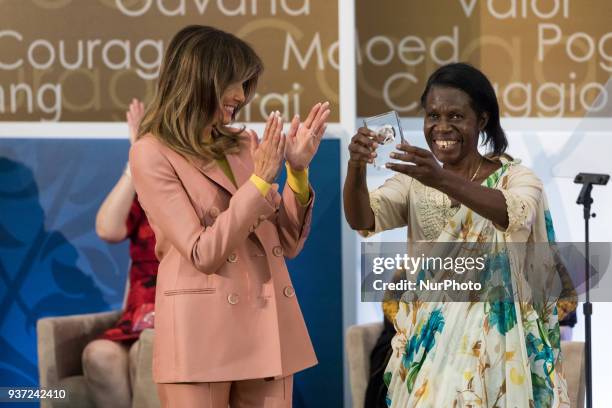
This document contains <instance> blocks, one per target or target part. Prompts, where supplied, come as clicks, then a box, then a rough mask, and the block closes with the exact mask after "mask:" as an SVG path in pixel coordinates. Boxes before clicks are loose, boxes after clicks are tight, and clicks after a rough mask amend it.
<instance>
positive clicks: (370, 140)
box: [348, 127, 378, 165]
mask: <svg viewBox="0 0 612 408" xmlns="http://www.w3.org/2000/svg"><path fill="white" fill-rule="evenodd" d="M375 139H376V133H375V132H373V131H371V130H370V129H368V128H366V127H360V128H359V130H358V131H357V133H356V134H355V136H353V137H352V138H351V143H350V144H349V146H348V149H349V157H350V161H351V162H354V163H359V164H363V165H365V164H366V163H374V158H375V157H376V148H377V147H378V143H376V140H375Z"/></svg>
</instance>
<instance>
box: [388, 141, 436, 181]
mask: <svg viewBox="0 0 612 408" xmlns="http://www.w3.org/2000/svg"><path fill="white" fill-rule="evenodd" d="M396 147H397V150H399V151H398V152H393V153H391V158H393V159H396V160H399V161H401V162H404V163H387V164H386V167H387V168H388V169H391V170H393V171H397V172H399V173H403V174H406V175H408V176H410V177H413V178H415V179H417V180H419V181H420V182H421V183H423V184H425V185H426V186H429V187H434V188H435V187H437V186H438V185H439V184H440V182H441V181H442V180H444V178H445V174H447V173H445V172H446V170H444V169H443V168H442V167H441V166H440V164H438V161H437V160H436V158H435V157H434V155H433V153H431V152H430V151H429V150H425V149H421V148H420V147H416V146H411V145H410V144H408V143H402V144H399V145H397V146H396Z"/></svg>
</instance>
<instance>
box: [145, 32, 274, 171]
mask: <svg viewBox="0 0 612 408" xmlns="http://www.w3.org/2000/svg"><path fill="white" fill-rule="evenodd" d="M262 71H263V64H262V62H261V59H260V58H259V57H258V56H257V54H256V53H255V51H254V50H253V49H252V48H251V47H250V46H249V45H248V44H247V43H245V42H244V41H242V40H241V39H239V38H238V37H236V36H234V35H232V34H229V33H226V32H224V31H221V30H218V29H216V28H213V27H208V26H201V25H191V26H187V27H185V28H183V29H182V30H181V31H179V32H178V33H176V35H175V36H174V38H172V41H171V42H170V44H169V45H168V49H167V50H166V54H165V56H164V61H163V63H162V66H161V70H160V74H159V81H158V85H157V91H156V94H155V97H154V98H153V101H152V102H151V103H150V104H149V107H148V109H147V111H146V113H145V116H144V118H143V120H142V123H141V125H140V130H139V135H143V134H146V133H151V134H153V135H154V136H155V137H157V138H159V139H160V140H161V141H162V142H163V143H165V144H166V145H167V146H168V147H170V148H171V149H172V150H174V151H176V152H177V153H179V154H181V155H183V156H185V157H187V158H189V157H195V158H204V159H209V160H211V159H219V158H221V157H222V156H223V155H224V154H226V153H231V152H236V151H238V150H239V149H240V142H241V139H242V138H241V136H240V135H241V133H242V131H243V130H244V129H238V130H236V129H231V128H229V127H226V126H223V124H215V120H216V119H217V115H219V109H220V107H221V104H222V101H221V98H222V96H223V92H224V91H225V90H226V89H227V88H228V86H229V85H231V84H234V83H237V82H242V83H243V90H244V95H245V102H244V103H243V104H241V105H240V106H237V107H236V109H235V110H234V113H233V115H232V119H234V118H235V116H236V115H237V113H238V112H239V111H240V109H241V108H242V107H243V106H244V105H245V104H246V103H248V102H249V100H250V99H251V98H252V97H253V94H254V93H255V89H256V87H257V80H258V79H259V76H260V75H261V73H262ZM211 125H213V129H212V141H211V142H210V143H203V141H202V135H203V132H204V129H205V128H206V127H207V126H211Z"/></svg>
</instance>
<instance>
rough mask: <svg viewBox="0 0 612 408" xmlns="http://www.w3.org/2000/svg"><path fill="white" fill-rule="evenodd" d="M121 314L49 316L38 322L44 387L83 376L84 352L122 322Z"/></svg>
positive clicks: (39, 367) (41, 373)
mask: <svg viewBox="0 0 612 408" xmlns="http://www.w3.org/2000/svg"><path fill="white" fill-rule="evenodd" d="M120 315H121V311H119V310H117V311H111V312H103V313H92V314H83V315H72V316H63V317H46V318H43V319H39V320H38V321H37V322H36V334H37V343H38V374H39V376H40V386H41V387H53V386H54V385H55V384H57V383H58V381H59V380H61V379H62V378H65V377H70V376H74V375H81V374H82V373H83V368H82V366H81V354H82V353H83V349H84V348H85V346H86V345H87V343H89V342H90V341H92V340H93V339H95V338H96V337H97V336H99V335H100V334H101V333H102V332H104V330H106V329H108V328H110V327H112V325H113V324H115V323H116V322H117V320H119V316H120Z"/></svg>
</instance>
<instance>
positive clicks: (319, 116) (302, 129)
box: [285, 102, 331, 171]
mask: <svg viewBox="0 0 612 408" xmlns="http://www.w3.org/2000/svg"><path fill="white" fill-rule="evenodd" d="M330 112H331V111H330V110H329V103H328V102H325V103H317V104H316V105H315V106H313V107H312V109H311V110H310V113H309V114H308V117H307V118H306V120H305V121H304V122H303V123H300V117H299V116H298V115H296V116H295V117H294V118H293V120H292V121H291V127H290V128H289V134H288V135H287V146H286V148H285V159H286V160H287V162H288V163H289V166H291V168H292V169H293V170H296V171H301V170H304V169H306V168H307V167H308V165H309V164H310V162H311V160H312V158H313V157H314V155H315V154H316V153H317V150H318V148H319V145H320V144H321V139H322V138H323V135H324V134H325V129H326V128H327V123H326V122H327V118H328V117H329V114H330Z"/></svg>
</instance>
